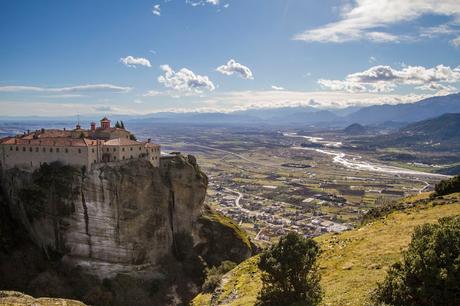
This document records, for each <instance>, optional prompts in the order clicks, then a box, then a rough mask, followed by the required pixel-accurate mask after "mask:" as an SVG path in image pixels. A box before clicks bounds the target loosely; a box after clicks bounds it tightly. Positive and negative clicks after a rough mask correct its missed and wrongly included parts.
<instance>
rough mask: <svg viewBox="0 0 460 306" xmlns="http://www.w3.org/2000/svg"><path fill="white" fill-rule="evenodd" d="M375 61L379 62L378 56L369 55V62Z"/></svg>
mask: <svg viewBox="0 0 460 306" xmlns="http://www.w3.org/2000/svg"><path fill="white" fill-rule="evenodd" d="M375 62H377V58H376V57H374V56H371V57H369V63H371V64H373V63H375Z"/></svg>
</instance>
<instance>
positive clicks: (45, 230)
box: [2, 155, 252, 279]
mask: <svg viewBox="0 0 460 306" xmlns="http://www.w3.org/2000/svg"><path fill="white" fill-rule="evenodd" d="M207 183H208V181H207V177H206V175H205V174H204V173H203V172H201V170H200V169H199V167H198V165H197V163H196V160H195V158H194V157H193V156H188V157H184V156H182V155H177V156H176V157H174V158H171V159H168V160H164V161H162V165H161V167H160V168H155V167H153V166H152V165H151V164H150V163H148V162H146V161H142V160H135V161H131V162H128V163H123V164H112V165H110V164H107V165H104V166H101V167H99V168H97V169H93V170H92V171H86V170H85V169H84V168H83V169H75V168H72V167H70V166H63V165H59V164H51V165H45V166H42V167H41V168H40V169H39V170H37V171H35V172H34V173H33V174H31V173H27V172H22V171H20V170H18V169H11V170H8V171H4V172H3V175H2V188H3V191H4V193H5V195H6V198H7V203H8V206H9V210H10V212H11V214H12V216H13V217H14V218H15V219H16V220H18V221H20V223H21V224H22V225H24V227H25V229H26V231H27V233H28V235H29V237H30V238H31V240H32V241H33V242H34V243H35V244H36V245H38V246H39V247H40V248H41V249H42V250H43V251H44V252H45V253H46V254H48V256H50V257H57V258H59V259H60V261H61V262H64V263H66V264H69V265H70V266H73V267H76V266H79V267H81V268H83V269H84V270H85V271H87V272H89V273H92V274H94V275H96V276H98V277H99V278H101V279H102V278H110V277H113V276H115V275H116V274H118V273H122V272H123V273H131V274H136V273H141V272H142V273H145V272H146V271H149V272H152V271H155V269H156V268H157V267H158V265H159V263H160V261H161V260H163V259H164V258H167V257H170V256H174V255H175V252H177V249H178V248H179V247H180V242H178V241H177V239H179V238H180V239H182V238H181V237H183V236H184V235H185V236H190V237H191V240H192V244H193V246H194V247H193V248H195V247H196V250H198V252H201V253H203V257H205V259H206V258H212V260H211V261H212V264H216V263H217V262H218V261H219V258H222V259H227V258H228V257H229V256H230V258H232V259H233V260H237V261H241V260H243V259H245V258H247V257H249V256H250V255H251V253H252V245H251V244H250V243H249V242H248V240H247V237H243V238H241V239H242V241H238V239H239V237H242V236H241V234H238V233H236V234H234V233H232V231H235V230H236V229H235V228H228V226H224V225H223V226H219V225H212V223H216V222H217V223H219V221H220V220H218V219H209V218H208V219H206V218H203V217H202V215H203V211H204V210H205V208H204V204H203V203H204V199H205V195H206V188H207ZM206 210H208V212H209V209H208V208H207V209H206ZM222 229H224V231H222V232H221V233H216V231H221V230H222ZM219 237H231V239H233V241H230V242H229V241H223V240H222V239H220V240H219ZM216 238H217V239H216ZM228 243H231V244H234V247H233V249H232V246H231V245H228ZM210 244H214V245H210ZM215 244H226V245H225V246H216V245H215ZM227 248H230V249H231V250H233V251H230V253H229V254H230V255H228V256H227V254H226V253H227V252H226V249H227ZM186 251H190V252H192V251H193V252H195V251H194V250H186ZM210 251H211V252H213V254H210V253H209V252H210ZM198 255H201V254H198Z"/></svg>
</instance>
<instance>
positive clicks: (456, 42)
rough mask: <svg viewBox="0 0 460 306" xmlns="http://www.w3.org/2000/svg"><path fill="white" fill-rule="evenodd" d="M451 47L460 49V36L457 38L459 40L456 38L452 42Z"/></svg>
mask: <svg viewBox="0 0 460 306" xmlns="http://www.w3.org/2000/svg"><path fill="white" fill-rule="evenodd" d="M450 43H451V45H452V46H454V47H458V46H460V36H459V37H457V38H454V39H452V40H451V41H450Z"/></svg>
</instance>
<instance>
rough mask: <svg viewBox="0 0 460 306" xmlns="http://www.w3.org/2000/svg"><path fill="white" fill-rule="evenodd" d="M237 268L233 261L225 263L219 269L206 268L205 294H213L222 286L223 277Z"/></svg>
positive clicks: (203, 288) (203, 286) (203, 287)
mask: <svg viewBox="0 0 460 306" xmlns="http://www.w3.org/2000/svg"><path fill="white" fill-rule="evenodd" d="M235 267H236V263H234V262H233V261H229V260H226V261H223V262H222V263H221V264H220V266H218V267H211V268H206V279H205V281H204V283H203V285H202V290H203V292H212V291H214V289H216V288H217V287H218V286H219V285H220V281H221V280H222V276H223V275H224V274H225V273H227V272H228V271H230V270H232V269H233V268H235Z"/></svg>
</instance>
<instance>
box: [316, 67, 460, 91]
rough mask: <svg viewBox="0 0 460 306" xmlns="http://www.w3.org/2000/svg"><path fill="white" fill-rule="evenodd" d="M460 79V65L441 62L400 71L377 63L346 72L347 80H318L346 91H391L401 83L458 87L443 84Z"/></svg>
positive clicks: (432, 87)
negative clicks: (357, 70) (361, 69)
mask: <svg viewBox="0 0 460 306" xmlns="http://www.w3.org/2000/svg"><path fill="white" fill-rule="evenodd" d="M459 81H460V67H457V68H453V69H452V68H451V67H447V66H444V65H438V66H436V67H433V68H425V67H422V66H406V67H403V68H402V69H401V70H397V69H393V68H392V67H390V66H382V65H379V66H374V67H371V68H369V69H368V70H366V71H362V72H357V73H352V74H349V75H347V77H346V78H345V79H344V80H327V79H319V80H318V83H319V84H320V85H322V86H323V87H326V88H329V89H331V90H343V91H347V92H389V91H393V90H394V89H395V88H396V87H397V86H398V85H413V86H418V87H416V88H417V89H422V90H436V89H439V90H441V89H442V90H447V89H450V90H451V91H452V90H453V89H455V88H454V87H452V86H449V87H447V86H445V85H443V84H441V83H455V82H459Z"/></svg>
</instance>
